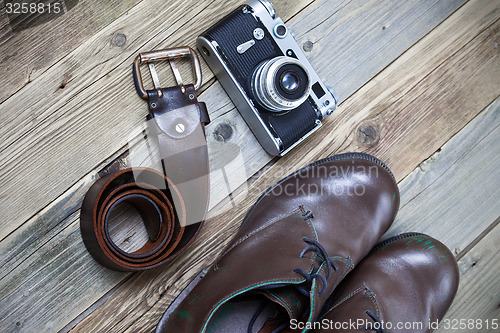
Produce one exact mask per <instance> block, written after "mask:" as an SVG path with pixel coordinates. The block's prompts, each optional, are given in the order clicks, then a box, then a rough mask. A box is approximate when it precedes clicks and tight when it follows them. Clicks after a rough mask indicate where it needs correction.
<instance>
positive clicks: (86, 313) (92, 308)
mask: <svg viewBox="0 0 500 333" xmlns="http://www.w3.org/2000/svg"><path fill="white" fill-rule="evenodd" d="M134 274H135V273H132V274H130V275H128V276H126V277H125V278H124V279H123V280H121V281H120V282H118V283H117V284H116V286H114V287H113V288H112V289H111V290H109V291H108V292H107V293H106V294H104V295H103V296H102V297H101V298H99V299H98V300H97V301H96V302H95V303H94V304H92V305H91V306H89V307H88V308H87V309H85V311H83V312H82V313H81V314H79V315H78V316H77V317H76V318H75V319H73V320H72V321H71V322H69V323H68V324H67V325H66V326H64V327H63V328H61V329H60V330H59V331H58V333H67V332H69V331H71V330H72V329H73V328H74V327H75V326H76V325H78V323H79V322H81V321H82V320H83V319H84V318H85V317H87V316H89V315H90V314H91V313H92V312H94V311H95V310H96V309H97V308H99V307H100V306H101V305H103V304H104V303H105V302H106V300H107V299H108V298H109V297H110V296H111V295H113V293H114V292H115V291H116V290H117V289H118V288H120V287H121V286H122V285H123V284H124V283H126V282H127V281H128V280H129V279H130V278H131V277H132V276H133V275H134Z"/></svg>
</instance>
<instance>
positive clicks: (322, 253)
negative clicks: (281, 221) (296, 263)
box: [293, 237, 339, 296]
mask: <svg viewBox="0 0 500 333" xmlns="http://www.w3.org/2000/svg"><path fill="white" fill-rule="evenodd" d="M302 240H303V241H304V242H305V243H306V244H308V245H307V246H306V247H305V248H304V249H303V250H302V252H300V254H299V257H301V258H303V257H304V255H305V254H306V253H307V252H309V251H313V252H316V254H317V255H318V256H319V257H320V258H321V259H322V260H323V261H324V262H325V263H326V268H327V273H326V277H325V276H323V275H321V274H320V273H317V272H316V273H314V274H309V273H307V272H306V271H304V270H303V269H301V268H297V269H294V270H293V271H294V272H295V273H298V274H300V275H302V276H303V277H304V278H305V279H306V282H308V284H309V283H310V284H311V285H312V282H313V280H314V279H319V280H320V281H321V282H322V288H321V290H320V291H319V296H321V295H323V293H324V292H325V291H326V288H327V284H328V281H327V280H328V279H329V278H330V276H331V275H332V270H333V271H337V270H338V269H339V266H338V265H337V264H336V263H335V262H334V261H333V260H332V259H331V258H330V257H329V256H328V253H327V252H326V250H325V248H324V247H323V246H322V245H321V244H320V243H319V242H318V241H317V240H314V239H311V238H307V237H304V238H302ZM297 288H298V289H299V291H300V292H301V293H303V294H304V295H306V296H309V290H308V289H306V288H305V287H304V286H297Z"/></svg>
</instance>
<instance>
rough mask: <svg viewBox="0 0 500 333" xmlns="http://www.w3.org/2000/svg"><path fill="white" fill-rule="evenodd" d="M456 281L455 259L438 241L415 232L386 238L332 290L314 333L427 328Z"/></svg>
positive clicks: (443, 307)
mask: <svg viewBox="0 0 500 333" xmlns="http://www.w3.org/2000/svg"><path fill="white" fill-rule="evenodd" d="M458 280H459V273H458V267H457V262H456V261H455V257H454V256H453V254H452V253H451V252H450V250H448V248H447V247H446V246H445V245H443V244H442V243H441V242H439V241H437V240H435V239H434V238H432V237H430V236H427V235H423V234H418V233H406V234H401V235H399V236H395V237H392V238H389V239H388V240H386V241H384V242H382V243H380V244H378V245H377V246H375V248H374V249H373V250H372V251H371V252H370V254H369V255H368V256H367V257H366V258H365V259H363V261H362V262H361V263H360V264H359V265H358V266H357V267H356V269H354V270H353V271H352V272H351V273H350V274H349V275H348V276H346V277H345V279H344V281H342V283H341V284H340V285H339V286H338V287H337V288H336V289H335V291H334V292H333V295H332V296H331V297H330V299H329V300H328V302H327V305H326V306H325V309H324V311H323V312H325V313H324V315H323V316H322V319H321V320H318V322H317V323H316V325H318V326H317V327H322V329H318V330H315V331H314V332H331V331H332V330H335V331H342V332H367V331H368V332H378V333H382V332H384V333H389V332H390V333H393V332H394V333H395V332H412V333H417V332H432V331H433V330H434V329H435V328H437V322H438V321H439V320H441V319H442V318H443V316H444V315H445V313H446V311H447V310H448V308H449V307H450V305H451V302H452V301H453V298H454V297H455V293H456V292H457V288H458ZM320 325H321V326H320Z"/></svg>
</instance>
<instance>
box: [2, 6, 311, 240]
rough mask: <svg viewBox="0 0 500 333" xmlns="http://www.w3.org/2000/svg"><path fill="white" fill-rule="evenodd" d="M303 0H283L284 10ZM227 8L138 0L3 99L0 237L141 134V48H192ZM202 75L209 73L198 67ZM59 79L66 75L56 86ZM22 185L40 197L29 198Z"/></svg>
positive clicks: (289, 11)
mask: <svg viewBox="0 0 500 333" xmlns="http://www.w3.org/2000/svg"><path fill="white" fill-rule="evenodd" d="M241 2H243V1H235V2H233V4H234V6H236V5H237V4H239V3H241ZM308 3H309V0H305V1H290V2H289V5H288V6H287V9H286V11H285V14H286V15H288V16H292V15H293V14H295V13H296V12H297V11H298V10H299V9H300V8H302V7H303V6H305V5H307V4H308ZM191 8H196V9H197V10H190V9H191ZM232 8H234V7H232V6H231V7H229V6H227V3H226V2H224V1H204V2H196V5H193V3H190V2H182V5H176V4H175V3H172V2H170V3H168V4H167V5H165V3H164V1H158V0H156V1H155V0H146V1H143V2H141V3H140V4H139V5H137V6H135V7H134V8H132V9H131V10H130V11H129V12H128V13H127V15H124V16H122V17H120V18H119V19H117V20H116V21H114V22H113V23H112V24H111V25H109V26H108V27H106V29H104V30H102V31H100V32H99V33H98V34H96V35H95V36H93V37H92V38H91V39H90V40H88V41H87V42H85V43H84V44H82V45H81V46H80V47H78V48H77V49H76V50H75V51H73V52H72V53H71V54H69V55H68V56H67V57H65V58H64V59H63V60H62V61H60V62H58V63H57V64H55V65H54V66H53V67H51V68H50V69H49V70H48V71H47V72H46V73H44V74H43V75H42V76H41V77H40V78H38V79H37V80H35V81H34V82H32V83H31V84H30V85H29V86H26V87H25V88H24V89H22V90H21V91H20V92H19V93H17V94H16V95H15V96H13V97H12V98H10V99H8V100H7V101H5V102H4V103H2V104H1V105H0V110H1V111H2V112H1V113H0V121H1V122H2V123H3V124H5V126H4V127H2V129H0V142H1V144H0V161H1V162H0V163H1V169H0V170H1V174H0V182H1V183H2V184H5V185H4V186H2V189H1V190H0V197H1V198H3V199H4V200H3V203H2V205H3V207H4V209H2V212H1V213H0V214H2V217H5V218H1V219H0V220H1V221H6V220H8V221H9V222H8V223H6V224H8V226H6V228H3V229H2V231H1V232H0V239H2V238H3V237H5V235H7V234H8V233H9V232H11V231H12V230H14V229H15V228H16V227H18V226H19V225H20V223H22V222H21V221H22V220H26V219H28V218H29V217H31V216H32V215H33V214H34V213H35V212H37V211H39V210H40V209H41V208H43V207H44V206H45V205H47V204H48V203H49V202H51V201H52V200H54V199H55V198H56V197H57V196H59V195H61V194H62V192H61V190H63V192H64V190H65V189H67V188H69V187H70V186H71V185H73V184H74V183H75V182H76V181H78V179H79V178H80V177H81V175H82V174H87V173H88V172H90V171H91V170H93V169H94V168H95V167H96V166H97V165H98V164H99V163H100V162H101V161H102V160H104V159H106V158H108V157H109V156H111V155H112V154H114V153H115V152H116V151H117V150H119V149H121V148H122V147H124V146H125V145H127V142H128V141H129V140H130V139H132V138H134V137H135V136H136V135H137V134H139V133H140V131H141V129H142V127H143V126H144V117H145V116H146V114H147V110H146V108H147V106H146V103H144V101H143V100H142V99H140V98H139V97H138V96H137V94H136V93H135V88H134V87H133V81H132V75H131V71H130V64H131V63H132V60H133V58H134V57H135V56H136V55H137V53H138V52H139V51H140V50H150V49H155V48H156V49H158V48H165V47H168V46H172V45H180V44H188V45H191V46H192V47H194V42H195V37H196V36H197V35H199V34H200V33H201V32H202V31H203V30H204V29H206V28H208V27H209V25H210V24H213V22H215V21H214V20H216V19H217V18H219V17H221V16H222V15H223V14H226V13H227V12H229V11H230V10H232ZM293 10H295V11H293ZM166 18H169V19H166ZM286 18H287V17H286V16H284V19H286ZM184 25H187V26H189V29H188V30H187V31H188V33H186V30H185V29H182V28H181V27H182V26H184ZM117 30H120V31H121V33H123V34H124V35H126V36H127V41H128V42H127V43H126V44H125V45H123V46H122V47H117V46H113V45H111V46H110V38H112V37H113V36H114V33H115V32H116V31H117ZM204 73H210V71H209V70H208V69H207V68H206V67H205V70H204ZM170 76H171V75H170ZM64 77H69V79H68V80H67V84H66V85H65V87H64V89H61V88H60V80H61V79H62V78H64ZM205 77H208V78H210V76H209V75H205ZM124 91H125V92H126V93H122V92H124ZM213 98H214V99H216V98H217V97H216V96H214V97H213ZM225 98H226V103H229V100H228V99H227V97H225ZM19 105H23V108H20V107H19ZM4 110H18V112H4ZM27 119H28V120H27ZM117 131H118V132H117ZM117 138H121V139H118V140H117ZM75 147H78V148H75ZM28 151H31V152H30V153H28ZM33 166H34V167H33ZM28 179H30V180H29V181H28ZM27 188H29V189H30V191H32V192H33V193H40V192H43V193H44V194H45V195H44V196H31V197H30V198H28V197H27V196H25V195H24V194H23V192H24V191H26V189H27ZM9 207H10V209H9ZM19 207H23V209H19ZM3 214H5V215H3ZM7 216H8V218H7ZM1 223H3V222H0V224H1Z"/></svg>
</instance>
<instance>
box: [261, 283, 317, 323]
mask: <svg viewBox="0 0 500 333" xmlns="http://www.w3.org/2000/svg"><path fill="white" fill-rule="evenodd" d="M256 292H258V293H260V294H261V295H264V296H265V297H267V299H269V300H270V301H272V302H274V303H277V304H279V305H280V306H282V307H283V308H284V309H285V310H286V312H288V315H289V316H290V319H297V320H300V319H301V318H302V317H303V316H304V314H305V312H306V311H307V309H308V307H309V297H307V296H305V295H303V294H302V293H301V292H300V291H298V290H297V288H296V287H294V286H285V287H278V288H272V289H265V290H258V291H256Z"/></svg>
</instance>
